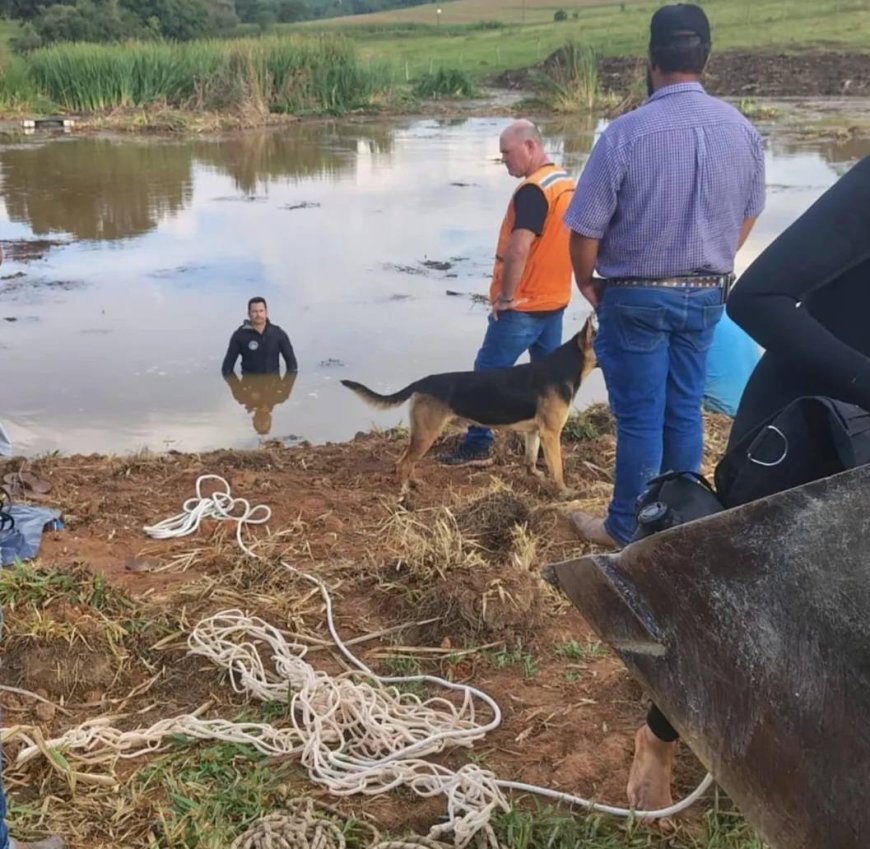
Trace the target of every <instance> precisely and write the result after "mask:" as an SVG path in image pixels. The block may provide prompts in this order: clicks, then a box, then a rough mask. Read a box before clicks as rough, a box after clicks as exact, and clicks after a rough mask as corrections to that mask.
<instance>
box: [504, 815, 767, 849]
mask: <svg viewBox="0 0 870 849" xmlns="http://www.w3.org/2000/svg"><path fill="white" fill-rule="evenodd" d="M495 828H496V834H497V835H498V837H499V842H500V843H501V844H502V845H504V846H510V847H511V849H577V847H582V849H652V847H665V846H666V847H668V849H764V844H763V843H762V841H761V840H760V838H759V837H758V836H757V835H756V834H755V833H754V832H753V830H752V829H751V828H750V827H749V826H747V825H746V823H745V822H744V821H743V820H742V819H741V818H740V817H739V816H738V815H736V814H734V813H732V812H731V811H726V810H722V809H720V807H719V805H718V804H717V805H716V806H715V807H714V808H712V809H711V810H709V811H707V812H706V814H705V815H704V820H703V824H702V826H701V827H700V830H699V833H693V831H691V830H680V831H679V832H678V833H677V834H675V835H672V836H667V835H662V834H661V833H660V832H657V831H656V830H655V829H654V828H650V827H649V826H644V825H642V824H629V825H628V826H626V825H625V824H624V822H620V821H619V820H615V819H613V818H611V817H603V816H597V815H591V816H587V817H582V816H570V815H568V814H567V813H564V812H559V811H558V810H556V809H554V808H550V807H544V806H541V805H539V806H536V810H535V811H534V812H530V811H526V810H520V809H518V808H513V809H512V810H511V811H509V812H508V813H506V814H500V815H498V816H497V817H496V821H495Z"/></svg>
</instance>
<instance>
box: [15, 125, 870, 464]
mask: <svg viewBox="0 0 870 849" xmlns="http://www.w3.org/2000/svg"><path fill="white" fill-rule="evenodd" d="M508 120H509V119H508V118H507V117H505V118H504V119H500V118H470V119H466V118H462V119H456V120H430V119H402V120H397V121H394V122H383V121H378V122H372V121H349V120H344V121H334V122H317V123H304V124H299V125H296V126H292V127H289V128H283V129H281V130H276V131H269V132H258V133H249V134H245V135H237V136H232V137H226V138H218V139H210V140H184V141H177V140H172V141H165V140H141V139H140V140H129V139H120V138H111V137H99V138H97V137H88V138H76V137H75V136H64V137H58V138H39V137H38V136H34V137H31V138H28V139H22V140H20V141H16V142H15V143H6V144H4V145H2V146H0V178H2V198H3V207H2V225H0V226H2V230H0V234H2V242H3V245H4V247H5V248H6V250H7V261H6V262H5V263H4V264H3V266H2V268H0V421H2V422H3V424H4V425H5V426H6V428H7V430H8V432H9V434H10V436H11V438H12V441H13V443H14V447H15V449H16V451H17V452H18V453H25V454H39V453H43V452H50V451H54V450H58V451H61V452H63V453H73V452H101V453H112V452H126V451H131V450H136V449H139V448H143V447H148V448H151V449H154V450H163V449H177V450H181V451H199V450H205V449H209V448H215V447H219V446H225V447H250V446H253V445H256V444H257V443H258V441H259V440H260V439H261V438H263V436H268V437H270V438H276V439H281V440H284V441H286V442H293V441H298V440H300V439H305V440H309V441H311V442H315V443H321V442H326V441H337V440H345V439H348V438H350V437H352V436H353V435H354V434H355V433H356V432H357V431H360V430H368V429H370V428H371V427H372V426H373V425H376V426H380V427H389V426H391V425H394V424H397V423H399V422H400V421H402V418H403V411H401V410H400V411H389V412H386V413H378V412H376V411H373V410H372V409H371V408H369V407H367V406H365V405H363V404H362V403H361V402H360V401H359V399H357V398H356V397H355V396H354V395H352V394H351V393H350V392H348V391H347V390H346V389H344V388H343V387H342V386H341V385H340V384H339V380H340V379H341V378H352V379H355V380H361V381H363V382H365V383H367V384H368V385H370V386H371V387H372V388H375V389H378V390H381V391H383V390H388V389H389V390H394V389H398V388H400V387H401V386H403V385H405V384H406V383H408V382H410V381H411V380H414V379H416V378H418V377H420V376H422V375H424V374H427V373H430V372H434V371H446V370H462V369H467V368H470V366H471V363H472V361H473V359H474V354H475V352H476V350H477V348H478V346H479V343H480V341H481V339H482V335H483V330H484V326H485V321H486V314H487V308H486V306H485V305H484V304H481V303H479V302H478V301H476V300H475V299H474V297H473V296H475V295H481V294H483V293H485V292H486V289H487V285H488V277H489V272H490V267H491V260H492V251H493V247H494V242H495V237H496V232H497V228H498V225H499V222H500V220H501V216H502V215H503V212H504V208H505V204H506V202H507V200H508V198H509V196H510V194H511V192H512V191H513V189H514V187H515V183H514V181H513V180H512V179H511V178H510V177H509V176H508V175H507V173H506V172H505V170H504V168H503V166H502V165H501V164H500V162H499V160H498V135H499V132H500V131H501V129H502V128H503V127H504V126H505V125H506V124H507V122H508ZM602 126H603V124H602V123H601V122H597V121H589V122H585V123H584V122H582V121H580V120H579V119H578V120H574V121H562V122H560V123H558V124H556V123H547V122H544V124H543V129H544V131H545V134H546V135H547V137H548V140H549V144H550V146H551V148H552V151H553V155H554V158H555V159H556V160H557V161H561V162H564V164H565V165H566V166H567V167H568V168H569V169H570V170H571V172H572V173H575V174H576V173H579V171H580V169H581V168H582V165H583V162H584V160H585V158H586V156H587V155H588V152H589V150H590V148H591V146H592V143H593V140H594V136H595V132H596V130H597V129H600V128H601V127H602ZM764 131H765V135H766V136H767V138H768V187H769V196H768V207H767V210H766V212H765V213H764V215H763V216H762V218H761V219H760V221H759V223H758V225H757V227H756V229H755V231H754V233H753V235H752V237H751V238H750V240H749V242H748V243H747V246H746V247H745V248H744V250H743V252H742V253H741V255H740V256H739V258H738V270H741V269H743V268H745V267H746V265H747V264H748V263H749V262H750V261H751V260H752V259H753V257H754V256H756V255H757V253H758V252H759V251H760V250H761V249H762V248H763V247H764V246H765V245H766V244H767V243H768V242H769V241H770V240H771V239H772V238H774V237H775V236H776V235H777V234H778V233H779V232H781V231H782V229H783V228H784V227H786V226H787V225H788V224H789V223H790V222H791V221H792V220H793V219H794V218H795V217H797V216H798V215H799V214H800V213H801V212H802V211H803V210H804V209H805V208H806V207H807V206H808V205H809V204H810V203H811V202H812V201H813V200H814V199H815V198H816V197H818V195H819V194H821V193H822V192H823V191H824V190H825V189H826V188H827V187H828V186H829V185H830V184H831V183H832V182H834V180H836V178H837V176H838V175H839V174H840V173H842V172H843V171H844V170H845V169H846V168H847V167H848V166H849V165H850V164H851V163H852V162H854V161H855V160H856V159H857V158H858V157H860V156H862V155H865V154H867V153H870V144H861V143H855V142H852V143H849V144H842V145H838V144H835V143H830V142H821V141H802V142H793V141H787V140H786V138H785V136H782V137H781V136H780V135H779V134H778V131H777V129H776V127H775V126H774V127H766V128H764ZM255 295H262V296H263V297H265V298H266V299H267V300H268V302H269V311H270V317H271V319H272V320H273V321H274V322H275V323H276V324H278V325H280V326H281V327H283V328H284V329H285V330H286V331H287V332H288V334H289V335H290V339H291V340H292V343H293V346H294V349H295V353H296V356H297V358H298V361H299V375H298V378H297V379H296V380H295V381H274V382H272V383H270V384H268V385H267V386H265V387H262V386H258V387H246V386H239V385H236V386H229V385H228V384H227V383H225V382H224V380H223V379H222V378H221V375H220V364H221V360H222V359H223V356H224V352H225V350H226V346H227V342H228V340H229V337H230V335H231V333H232V331H233V330H234V329H235V328H236V327H238V325H239V324H240V323H241V321H242V319H243V318H244V316H245V305H246V302H247V300H248V298H250V297H252V296H255ZM586 312H587V310H586V305H585V302H584V301H582V299H581V298H580V297H579V295H576V294H575V297H574V301H573V303H572V305H571V307H570V309H569V312H568V315H567V317H566V322H565V332H566V334H568V333H571V332H574V331H575V330H576V329H579V327H580V326H581V324H582V321H583V319H584V318H585V315H586ZM603 397H604V390H603V385H602V382H601V378H600V374H599V373H595V375H594V376H593V378H592V379H590V381H589V382H588V385H584V388H583V391H582V393H581V395H580V396H579V397H578V400H577V404H578V406H581V407H582V406H584V405H585V404H587V403H588V402H590V401H592V400H601V399H602V398H603ZM270 413H271V418H270V415H269V414H270Z"/></svg>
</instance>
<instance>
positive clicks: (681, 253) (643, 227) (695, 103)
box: [564, 83, 764, 278]
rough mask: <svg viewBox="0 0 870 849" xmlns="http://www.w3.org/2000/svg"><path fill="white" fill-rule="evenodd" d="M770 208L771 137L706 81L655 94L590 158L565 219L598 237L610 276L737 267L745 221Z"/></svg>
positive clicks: (602, 264) (615, 126) (601, 261)
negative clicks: (767, 145) (767, 152)
mask: <svg viewBox="0 0 870 849" xmlns="http://www.w3.org/2000/svg"><path fill="white" fill-rule="evenodd" d="M762 209H764V143H763V142H762V140H761V136H759V134H758V132H757V131H756V130H755V128H754V127H753V126H752V124H750V123H749V121H747V120H746V119H745V118H744V117H743V116H742V115H741V114H740V113H739V112H738V111H737V110H736V109H734V108H733V107H732V106H729V105H728V104H727V103H725V102H724V101H722V100H718V99H717V98H715V97H711V96H710V95H708V94H707V93H706V92H705V91H704V89H703V88H702V86H701V84H700V83H678V84H676V85H670V86H666V87H664V88H661V89H659V90H658V91H657V92H655V93H654V94H653V95H652V96H651V97H650V98H649V99H648V100H647V101H646V102H645V103H644V104H643V105H642V106H640V107H639V108H638V109H635V110H634V111H633V112H629V113H628V114H626V115H623V116H621V117H620V118H617V119H616V120H615V121H614V122H613V123H612V124H610V126H608V127H607V129H606V130H605V131H604V132H603V133H602V135H601V137H600V138H599V139H598V142H597V143H596V144H595V147H594V148H593V150H592V153H591V154H590V155H589V159H588V160H587V162H586V167H585V168H584V169H583V173H582V175H581V177H580V180H579V182H578V184H577V191H576V192H575V194H574V199H573V201H572V202H571V205H570V207H569V208H568V211H567V212H566V213H565V219H564V220H565V223H566V224H567V225H568V227H570V228H571V229H572V230H574V231H575V232H576V233H579V234H580V235H581V236H587V237H589V238H591V239H600V241H601V244H600V245H599V251H598V263H597V271H598V273H599V274H600V275H601V276H602V277H651V278H655V277H672V276H676V275H681V274H692V273H695V272H715V273H720V274H722V273H726V272H729V271H732V270H733V268H734V254H735V253H736V252H737V239H738V235H739V232H740V226H741V224H742V223H743V220H744V219H746V218H754V217H755V216H757V215H759V214H760V213H761V211H762Z"/></svg>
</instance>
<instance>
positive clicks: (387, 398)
mask: <svg viewBox="0 0 870 849" xmlns="http://www.w3.org/2000/svg"><path fill="white" fill-rule="evenodd" d="M594 338H595V325H594V319H593V317H592V316H590V317H589V318H588V319H587V320H586V324H584V325H583V329H582V330H581V331H580V332H579V333H577V334H575V335H574V336H573V337H572V338H571V339H569V340H568V341H567V342H565V344H563V345H562V346H560V347H559V348H557V349H556V350H555V351H553V352H552V353H551V354H548V355H547V356H545V357H541V358H540V359H538V360H535V362H532V363H525V364H523V365H520V366H513V367H512V368H502V369H494V370H492V371H458V372H448V373H445V374H430V375H429V376H428V377H424V378H422V379H421V380H417V381H414V383H411V384H409V385H408V386H406V387H405V388H404V389H400V390H399V391H398V392H394V393H393V394H392V395H379V394H378V393H377V392H373V391H372V390H371V389H369V388H368V387H367V386H363V385H362V384H361V383H357V382H356V381H353V380H342V381H341V382H342V384H343V385H344V386H346V387H347V388H348V389H352V390H353V391H354V392H356V394H357V395H359V396H360V398H362V399H363V400H364V401H366V402H367V403H369V404H371V405H372V406H373V407H378V408H380V409H389V408H391V407H398V406H399V404H404V402H405V401H407V400H408V399H409V398H410V399H411V413H410V419H411V441H410V443H409V444H408V447H407V448H406V449H405V453H404V454H402V456H401V458H400V459H399V462H398V464H397V470H398V474H399V480H400V481H401V484H402V493H403V494H404V493H406V492H407V490H408V486H409V483H410V481H411V475H412V473H413V471H414V465H415V464H416V462H417V461H418V460H419V459H420V458H421V457H422V456H423V455H424V454H425V453H426V452H427V451H428V450H429V449H430V448H431V447H432V443H433V442H434V441H435V440H436V439H437V438H438V436H439V435H440V433H441V431H442V430H444V427H445V426H446V425H447V423H448V422H450V421H454V420H462V421H465V422H470V423H472V424H477V425H482V426H484V427H504V428H508V429H509V430H515V431H519V432H521V433H525V435H526V466H527V467H528V469H529V471H530V472H531V473H532V474H537V468H536V463H537V460H538V448H539V446H540V445H541V444H543V446H544V459H545V460H546V461H547V468H548V469H549V470H550V475H551V476H552V477H553V480H554V481H555V483H556V486H557V487H558V489H559V492H560V493H562V494H564V493H566V492H567V491H568V490H567V489H566V487H565V479H564V476H563V473H562V450H561V446H560V438H561V434H562V428H563V427H564V426H565V422H566V421H567V419H568V413H569V410H570V406H571V401H572V399H573V398H574V396H575V395H576V394H577V390H578V388H579V387H580V383H581V382H582V381H583V379H584V378H585V377H586V375H588V374H589V373H590V372H591V371H592V370H593V369H594V368H595V366H596V365H597V364H598V363H597V360H596V359H595V352H594V351H593V348H592V342H593V340H594Z"/></svg>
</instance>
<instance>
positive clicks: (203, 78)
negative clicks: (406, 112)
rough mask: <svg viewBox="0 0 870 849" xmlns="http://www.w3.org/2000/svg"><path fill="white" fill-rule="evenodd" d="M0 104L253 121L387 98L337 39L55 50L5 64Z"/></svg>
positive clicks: (376, 78) (385, 76)
mask: <svg viewBox="0 0 870 849" xmlns="http://www.w3.org/2000/svg"><path fill="white" fill-rule="evenodd" d="M5 62H6V73H4V75H3V77H2V80H0V104H2V105H4V106H5V107H6V108H7V109H16V108H24V107H27V106H30V107H33V106H36V105H39V104H40V103H43V104H51V105H53V106H55V107H57V108H59V109H62V110H66V111H72V112H93V111H100V110H109V109H117V108H127V107H147V106H152V105H155V104H159V105H164V106H168V107H174V108H184V109H191V110H194V111H225V112H237V111H239V110H247V111H250V112H253V113H256V114H266V113H290V114H294V115H304V114H311V113H323V112H330V113H341V112H346V111H348V110H351V109H355V108H361V107H370V106H372V105H375V104H377V103H379V102H383V101H385V100H387V99H388V98H389V97H390V96H391V95H392V91H393V76H392V72H391V70H390V68H389V66H388V65H386V64H383V63H378V62H376V61H374V60H370V59H361V58H360V56H359V54H358V52H357V50H356V48H355V47H354V45H353V44H352V43H351V42H349V41H348V40H347V39H344V38H342V37H340V36H328V37H308V38H305V37H299V36H296V37H289V38H288V37H277V36H275V37H271V38H261V39H238V40H234V41H216V40H215V41H199V42H189V43H182V44H177V43H130V44H125V45H95V44H64V45H58V46H55V47H50V48H46V49H43V50H37V51H35V52H34V53H32V54H30V56H28V57H27V58H26V59H24V58H20V57H12V56H9V55H8V54H7V56H6V57H5Z"/></svg>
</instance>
